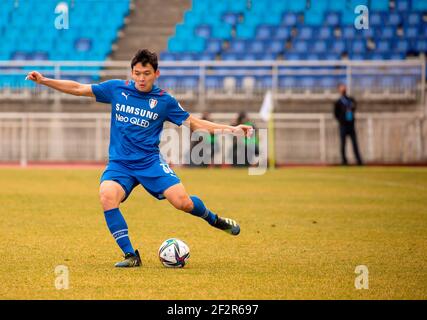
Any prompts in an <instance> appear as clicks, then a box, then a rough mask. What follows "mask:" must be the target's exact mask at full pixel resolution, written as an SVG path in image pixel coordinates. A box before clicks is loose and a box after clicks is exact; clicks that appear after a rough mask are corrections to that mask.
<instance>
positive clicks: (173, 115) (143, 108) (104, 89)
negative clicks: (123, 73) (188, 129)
mask: <svg viewBox="0 0 427 320" xmlns="http://www.w3.org/2000/svg"><path fill="white" fill-rule="evenodd" d="M92 92H93V93H94V95H95V97H96V101H98V102H102V103H109V104H111V107H112V108H111V132H110V147H109V159H110V161H120V162H123V163H125V164H130V165H131V166H132V167H134V166H137V167H143V166H144V164H149V163H150V162H151V160H152V159H158V157H159V153H160V150H159V143H160V135H161V132H162V129H163V123H164V122H165V121H170V122H173V123H174V124H176V125H178V126H179V125H181V124H182V123H183V122H184V121H185V120H186V119H187V118H188V117H189V113H188V112H187V111H185V110H184V109H183V108H182V107H181V105H180V104H179V103H178V102H177V101H176V99H175V98H174V97H172V96H171V95H170V94H168V93H166V92H165V91H164V90H161V89H160V88H158V87H157V86H153V89H152V90H151V91H150V92H148V93H145V92H141V91H139V90H137V89H136V88H135V82H134V81H125V80H108V81H105V82H102V83H100V84H94V85H92Z"/></svg>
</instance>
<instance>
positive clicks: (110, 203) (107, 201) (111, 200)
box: [99, 188, 120, 210]
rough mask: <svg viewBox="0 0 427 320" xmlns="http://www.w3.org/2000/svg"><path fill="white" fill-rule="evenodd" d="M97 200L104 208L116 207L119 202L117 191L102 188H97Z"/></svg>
mask: <svg viewBox="0 0 427 320" xmlns="http://www.w3.org/2000/svg"><path fill="white" fill-rule="evenodd" d="M99 201H100V203H101V205H102V207H103V208H104V210H109V209H114V208H117V207H118V205H119V204H120V199H119V198H118V195H117V192H114V191H113V190H108V189H103V188H101V189H100V190H99Z"/></svg>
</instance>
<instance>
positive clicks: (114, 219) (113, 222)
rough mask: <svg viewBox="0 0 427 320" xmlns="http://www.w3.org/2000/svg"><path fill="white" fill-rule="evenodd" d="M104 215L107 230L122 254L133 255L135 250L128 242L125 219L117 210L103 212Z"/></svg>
mask: <svg viewBox="0 0 427 320" xmlns="http://www.w3.org/2000/svg"><path fill="white" fill-rule="evenodd" d="M104 215H105V220H106V221H107V226H108V229H110V232H111V234H112V235H113V237H114V239H115V240H116V242H117V244H118V245H119V247H120V249H122V251H123V253H124V254H126V253H133V254H135V250H133V247H132V244H131V243H130V240H129V235H128V225H127V224H126V221H125V218H123V216H122V213H121V212H120V210H119V208H115V209H111V210H107V211H105V212H104Z"/></svg>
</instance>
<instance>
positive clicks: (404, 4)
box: [395, 0, 411, 12]
mask: <svg viewBox="0 0 427 320" xmlns="http://www.w3.org/2000/svg"><path fill="white" fill-rule="evenodd" d="M395 6H396V10H397V11H398V12H404V11H409V10H410V9H411V2H410V0H396V4H395Z"/></svg>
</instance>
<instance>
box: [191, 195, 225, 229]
mask: <svg viewBox="0 0 427 320" xmlns="http://www.w3.org/2000/svg"><path fill="white" fill-rule="evenodd" d="M190 199H191V200H193V204H194V208H193V211H191V212H190V213H191V214H192V215H194V216H197V217H200V218H203V219H205V220H206V221H207V222H208V223H209V224H210V225H211V226H213V225H214V224H215V222H216V219H217V218H218V216H217V215H216V214H215V213H213V212H212V211H210V210H209V209H207V208H206V207H205V205H204V203H203V202H202V200H200V198H199V197H197V196H190Z"/></svg>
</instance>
